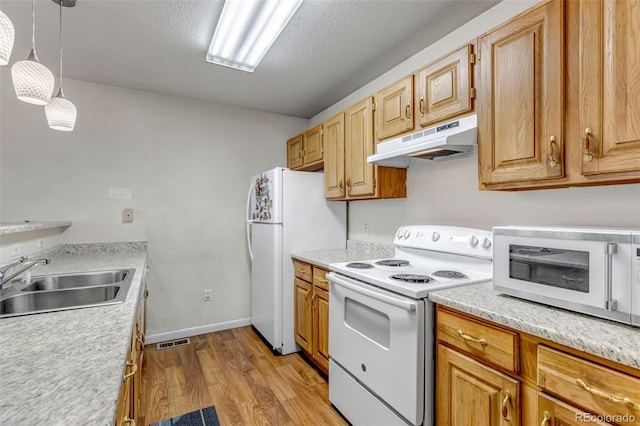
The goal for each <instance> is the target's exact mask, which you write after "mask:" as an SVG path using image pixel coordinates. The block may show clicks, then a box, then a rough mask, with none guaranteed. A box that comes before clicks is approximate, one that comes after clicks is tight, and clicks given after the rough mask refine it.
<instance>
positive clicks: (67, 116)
mask: <svg viewBox="0 0 640 426" xmlns="http://www.w3.org/2000/svg"><path fill="white" fill-rule="evenodd" d="M54 1H55V0H54ZM56 3H57V2H56ZM59 4H60V89H59V90H58V94H57V95H56V97H55V98H52V99H51V102H49V103H48V104H47V105H46V106H45V107H44V112H45V114H46V116H47V121H48V122H49V127H51V128H52V129H54V130H61V131H63V132H70V131H72V130H73V127H74V126H75V124H76V115H77V114H78V112H77V110H76V107H75V105H74V104H73V103H71V101H69V100H68V99H66V98H65V97H64V92H63V91H62V1H60V3H59Z"/></svg>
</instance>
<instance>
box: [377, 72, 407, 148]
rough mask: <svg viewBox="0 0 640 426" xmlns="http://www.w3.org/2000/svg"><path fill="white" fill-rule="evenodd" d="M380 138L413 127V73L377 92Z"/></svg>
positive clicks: (378, 132)
mask: <svg viewBox="0 0 640 426" xmlns="http://www.w3.org/2000/svg"><path fill="white" fill-rule="evenodd" d="M375 107H376V110H377V116H376V130H377V138H378V140H382V139H387V138H390V137H391V136H395V135H399V134H401V133H404V132H406V131H407V130H411V129H413V75H410V76H409V77H407V78H405V79H403V80H400V81H398V82H396V83H394V84H392V85H390V86H388V87H386V88H384V89H382V90H380V91H379V92H378V93H376V106H375Z"/></svg>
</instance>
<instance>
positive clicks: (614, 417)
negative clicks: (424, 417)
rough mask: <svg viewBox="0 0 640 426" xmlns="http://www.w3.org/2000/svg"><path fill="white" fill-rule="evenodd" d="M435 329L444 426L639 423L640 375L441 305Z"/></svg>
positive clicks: (438, 399) (439, 418) (438, 400)
mask: <svg viewBox="0 0 640 426" xmlns="http://www.w3.org/2000/svg"><path fill="white" fill-rule="evenodd" d="M436 329H437V353H436V389H437V392H436V424H437V425H438V426H445V425H446V426H470V425H473V426H482V425H487V426H489V425H491V426H506V425H523V426H525V425H526V426H529V425H546V426H564V425H573V426H578V425H584V424H595V425H610V424H612V425H613V424H619V425H640V370H638V369H634V368H631V367H628V366H625V365H621V364H618V363H615V362H613V361H609V360H606V359H602V358H599V357H596V356H594V355H590V354H586V353H584V352H580V351H578V350H575V349H572V348H569V347H566V346H563V345H560V344H558V343H555V342H551V341H548V340H545V339H541V338H539V337H536V336H532V335H529V334H527V333H524V332H521V331H518V330H514V329H510V328H508V327H504V326H502V325H498V324H494V323H491V322H489V321H485V320H483V319H480V318H476V317H473V316H470V315H468V314H465V313H461V312H457V311H455V310H452V309H449V308H445V307H442V306H438V308H437V310H436ZM511 359H513V360H514V362H513V363H512V362H511V361H510V360H511Z"/></svg>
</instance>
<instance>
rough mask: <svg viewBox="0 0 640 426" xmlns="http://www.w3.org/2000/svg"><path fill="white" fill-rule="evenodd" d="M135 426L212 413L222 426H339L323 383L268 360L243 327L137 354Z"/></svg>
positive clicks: (294, 365)
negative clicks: (139, 396)
mask: <svg viewBox="0 0 640 426" xmlns="http://www.w3.org/2000/svg"><path fill="white" fill-rule="evenodd" d="M144 356H145V359H144V363H145V365H144V368H143V374H142V380H143V385H142V391H143V392H144V393H143V401H144V402H143V404H144V406H145V408H144V409H143V410H142V411H143V413H142V414H143V416H144V417H142V418H141V419H140V420H142V421H141V422H140V424H144V425H146V424H150V423H154V422H157V421H160V420H164V419H168V418H171V417H174V416H177V415H180V414H184V413H188V412H190V411H194V410H198V409H201V408H204V407H208V406H210V405H214V406H215V408H216V411H217V412H218V417H219V418H220V423H221V424H222V426H226V425H278V426H280V425H345V424H347V423H346V422H345V421H344V420H343V418H342V417H340V415H339V414H338V413H337V412H336V411H335V409H334V408H333V407H332V406H331V405H330V403H329V399H328V385H327V382H326V380H325V379H324V378H323V376H322V375H321V374H320V373H319V372H318V371H317V370H316V369H315V368H313V367H312V366H311V365H309V364H308V362H307V361H305V360H304V359H303V358H302V356H301V355H299V354H292V355H286V356H275V355H273V354H272V353H271V351H270V350H269V349H267V346H266V345H265V344H264V343H263V342H262V341H261V340H260V338H259V337H258V336H257V335H256V334H255V332H254V331H253V330H252V329H251V327H242V328H236V329H233V330H226V331H220V332H217V333H211V334H204V335H201V336H195V337H192V338H191V344H190V345H185V346H179V347H176V348H168V349H162V350H156V349H155V345H154V346H152V345H150V346H146V347H145V348H144Z"/></svg>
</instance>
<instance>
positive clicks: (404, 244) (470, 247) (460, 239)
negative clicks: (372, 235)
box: [328, 225, 493, 426]
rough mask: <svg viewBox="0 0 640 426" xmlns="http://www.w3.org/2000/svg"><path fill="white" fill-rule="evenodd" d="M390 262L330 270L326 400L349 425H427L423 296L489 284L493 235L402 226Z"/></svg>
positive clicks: (429, 363)
mask: <svg viewBox="0 0 640 426" xmlns="http://www.w3.org/2000/svg"><path fill="white" fill-rule="evenodd" d="M394 245H395V247H396V253H395V256H394V257H393V258H391V259H373V260H368V261H359V262H342V263H333V264H331V265H330V267H331V269H332V271H333V272H331V273H330V274H328V279H329V283H330V289H329V290H330V291H329V298H330V301H329V354H330V356H331V360H330V363H329V376H330V381H329V399H330V401H331V402H332V404H333V405H334V406H335V407H336V408H337V409H338V410H339V411H340V412H341V413H342V414H343V415H344V416H345V417H346V418H347V420H349V421H350V422H351V423H352V424H354V425H360V424H363V425H373V424H379V425H392V424H411V425H415V426H418V425H425V426H426V425H432V424H433V423H434V401H435V396H434V392H433V389H434V383H435V365H434V354H435V352H434V334H435V330H434V305H433V304H432V303H431V302H429V301H428V300H427V296H428V294H429V292H431V291H434V290H440V289H444V288H449V287H455V286H461V285H468V284H474V283H479V282H484V281H489V280H491V277H492V252H493V250H492V249H493V247H492V234H491V232H489V231H483V230H479V229H471V228H461V227H452V226H428V225H425V226H404V227H401V228H400V229H399V230H398V231H397V233H396V235H395V239H394Z"/></svg>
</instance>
